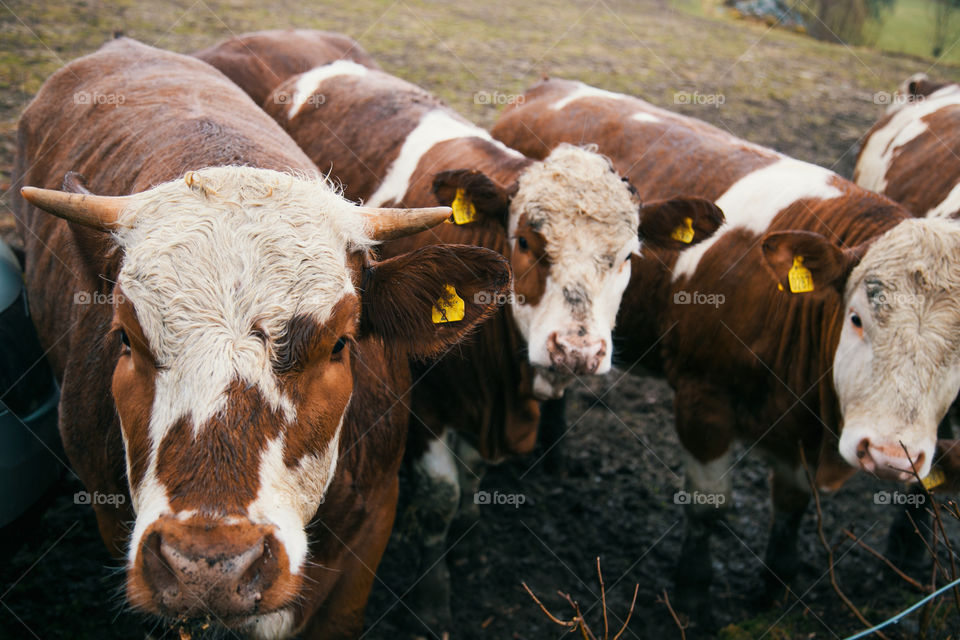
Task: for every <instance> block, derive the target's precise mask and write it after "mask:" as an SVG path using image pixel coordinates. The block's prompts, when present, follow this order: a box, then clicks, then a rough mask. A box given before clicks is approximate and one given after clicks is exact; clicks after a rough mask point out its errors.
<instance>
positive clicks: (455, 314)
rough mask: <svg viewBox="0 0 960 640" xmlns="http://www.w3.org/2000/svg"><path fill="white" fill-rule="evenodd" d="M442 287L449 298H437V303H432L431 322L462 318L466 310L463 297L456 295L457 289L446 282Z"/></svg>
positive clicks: (437, 322)
mask: <svg viewBox="0 0 960 640" xmlns="http://www.w3.org/2000/svg"><path fill="white" fill-rule="evenodd" d="M444 288H445V289H446V291H447V294H448V296H449V299H444V297H440V298H437V303H436V304H435V305H433V324H443V323H444V322H456V321H457V320H463V316H464V313H465V311H466V307H465V306H464V304H463V298H461V297H460V296H458V295H457V290H456V289H454V288H453V285H452V284H446V285H444Z"/></svg>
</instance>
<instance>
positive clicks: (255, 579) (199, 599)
mask: <svg viewBox="0 0 960 640" xmlns="http://www.w3.org/2000/svg"><path fill="white" fill-rule="evenodd" d="M178 533H180V532H175V531H170V530H169V527H168V528H167V530H155V531H153V532H151V533H149V534H148V535H147V536H146V537H145V540H144V543H143V548H142V549H141V552H142V554H143V556H142V563H143V564H142V570H143V578H144V582H145V583H146V585H147V587H148V588H149V589H150V590H151V591H152V596H153V599H154V602H155V603H156V604H157V605H158V606H159V608H160V610H161V611H162V612H163V613H165V614H168V615H174V616H188V617H189V616H198V615H206V614H209V613H212V614H214V615H216V616H220V617H234V616H243V615H249V614H252V613H254V612H256V611H257V610H258V607H259V606H260V604H261V601H262V600H263V598H264V593H265V591H267V590H268V589H270V587H271V586H272V584H273V583H274V581H275V580H276V578H277V576H278V574H279V573H280V567H279V564H278V561H277V553H276V552H275V550H274V549H272V548H271V546H272V545H274V544H276V541H275V539H274V538H273V536H272V535H271V536H264V535H253V536H251V535H250V534H249V532H247V535H239V536H237V539H236V540H233V541H230V540H229V539H224V537H223V536H217V539H216V540H213V539H206V540H205V539H204V538H205V536H204V535H202V533H200V532H197V531H196V530H194V531H191V532H190V535H189V536H183V535H177V534H178Z"/></svg>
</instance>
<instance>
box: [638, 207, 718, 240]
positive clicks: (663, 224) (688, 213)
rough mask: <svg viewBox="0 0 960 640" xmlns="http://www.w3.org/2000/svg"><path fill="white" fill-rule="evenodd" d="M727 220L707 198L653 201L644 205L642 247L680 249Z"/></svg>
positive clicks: (641, 213) (710, 233)
mask: <svg viewBox="0 0 960 640" xmlns="http://www.w3.org/2000/svg"><path fill="white" fill-rule="evenodd" d="M723 221H724V217H723V211H721V210H720V207H718V206H717V205H716V204H714V203H713V202H711V201H710V200H707V199H705V198H696V197H693V196H678V197H675V198H669V199H667V200H651V201H650V202H646V203H644V205H643V206H642V207H641V208H640V242H641V247H643V246H647V247H651V248H654V249H673V250H677V251H679V250H681V249H685V248H687V247H689V246H692V245H695V244H697V243H698V242H703V241H704V240H706V239H707V238H709V237H710V236H712V235H713V234H714V232H715V231H716V230H717V229H718V228H719V227H720V225H722V224H723Z"/></svg>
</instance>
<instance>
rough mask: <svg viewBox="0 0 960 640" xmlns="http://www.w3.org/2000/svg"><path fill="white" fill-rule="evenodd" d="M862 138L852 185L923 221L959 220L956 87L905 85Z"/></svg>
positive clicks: (922, 78) (959, 88)
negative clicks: (928, 219) (884, 112)
mask: <svg viewBox="0 0 960 640" xmlns="http://www.w3.org/2000/svg"><path fill="white" fill-rule="evenodd" d="M896 98H897V99H896V100H895V101H894V103H893V104H891V105H890V107H889V108H888V109H887V113H886V115H885V116H884V117H883V118H881V119H880V120H879V121H878V122H877V123H876V124H875V125H873V127H872V128H871V129H870V131H869V132H868V133H867V136H866V138H864V141H863V146H862V147H861V148H860V155H859V156H857V166H856V168H855V169H854V172H853V179H854V181H855V182H856V183H857V184H858V185H860V186H861V187H864V188H866V189H871V190H872V191H876V192H877V193H882V194H883V195H885V196H887V197H888V198H890V199H892V200H895V201H897V202H899V203H900V204H902V205H903V206H905V207H906V208H907V209H909V210H910V211H912V212H913V214H914V215H916V216H919V217H926V218H957V217H960V84H957V83H954V82H945V83H937V82H932V81H931V80H930V79H929V78H928V77H927V76H926V75H925V74H922V73H921V74H917V75H915V76H912V77H911V78H909V79H907V80H906V81H905V82H904V83H903V85H902V86H901V87H900V90H899V91H898V92H897V94H896Z"/></svg>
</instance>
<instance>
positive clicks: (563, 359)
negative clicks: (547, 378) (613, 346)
mask: <svg viewBox="0 0 960 640" xmlns="http://www.w3.org/2000/svg"><path fill="white" fill-rule="evenodd" d="M547 353H549V354H550V364H551V367H552V368H553V369H555V370H557V371H560V372H570V373H573V374H575V375H589V374H593V373H597V372H598V369H599V368H600V364H601V363H602V362H603V360H604V357H605V356H606V355H607V341H606V340H604V339H603V338H598V337H597V336H594V335H592V334H590V333H588V332H587V331H586V329H584V328H582V327H581V328H580V329H578V330H570V331H564V332H562V333H561V332H557V331H554V332H553V333H551V334H550V335H549V336H548V337H547Z"/></svg>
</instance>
